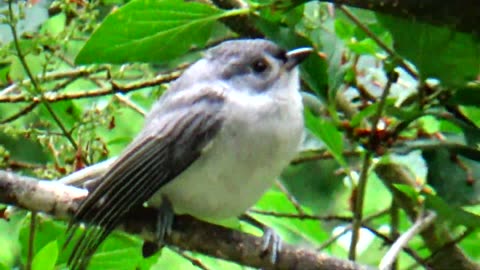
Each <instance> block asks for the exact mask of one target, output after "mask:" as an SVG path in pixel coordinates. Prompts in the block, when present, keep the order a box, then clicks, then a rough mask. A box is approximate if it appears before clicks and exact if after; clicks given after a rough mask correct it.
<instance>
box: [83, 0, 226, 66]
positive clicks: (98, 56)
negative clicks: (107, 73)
mask: <svg viewBox="0 0 480 270" xmlns="http://www.w3.org/2000/svg"><path fill="white" fill-rule="evenodd" d="M233 12H234V11H228V12H224V11H222V10H220V9H217V8H215V7H214V6H211V5H206V4H200V3H196V2H185V1H179V0H133V1H131V2H129V3H128V4H126V5H125V6H123V7H121V8H119V9H118V10H117V11H115V12H114V13H112V14H110V15H109V16H107V18H106V19H105V21H104V22H103V23H102V24H101V25H100V27H99V28H98V29H97V30H96V31H95V32H94V33H93V34H92V36H91V37H90V39H89V40H88V41H87V43H86V44H85V46H84V47H83V48H82V50H81V51H80V52H79V54H78V56H77V58H76V62H77V63H79V64H87V63H102V62H108V63H125V62H163V61H167V60H170V59H173V58H175V57H178V56H180V55H182V54H184V53H185V52H186V51H187V50H188V49H190V48H192V47H193V46H200V47H203V46H204V45H205V43H206V42H207V40H208V38H209V36H210V31H211V29H212V26H213V24H214V23H215V22H216V20H217V19H219V18H222V16H228V15H229V14H230V15H231V14H232V13H233Z"/></svg>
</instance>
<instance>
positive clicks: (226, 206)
mask: <svg viewBox="0 0 480 270" xmlns="http://www.w3.org/2000/svg"><path fill="white" fill-rule="evenodd" d="M292 102H293V104H292ZM296 103H298V104H296ZM226 110H230V111H227V112H225V113H226V117H225V121H224V123H223V126H222V129H221V130H220V131H219V133H218V134H217V136H216V137H215V138H214V139H213V140H212V142H211V143H210V144H209V145H208V146H207V147H206V149H205V151H204V152H203V153H202V155H201V156H200V158H199V159H198V160H196V161H195V162H194V163H193V164H192V165H191V166H190V167H189V168H188V169H187V170H185V171H184V172H182V173H181V174H180V175H179V176H178V177H177V178H176V179H174V180H172V181H171V182H170V183H169V184H167V185H166V186H165V187H163V188H162V189H161V190H160V191H159V192H158V193H157V194H156V195H155V196H154V197H153V198H152V200H151V201H150V203H152V204H154V205H155V204H158V203H159V201H160V198H161V196H165V197H167V198H168V199H169V200H170V201H171V203H172V205H173V207H174V210H175V212H176V213H178V214H189V215H193V216H196V217H198V218H203V219H219V218H228V217H235V216H238V215H240V214H242V213H244V212H245V211H246V210H247V209H248V208H249V207H251V206H252V205H253V204H255V202H256V201H257V200H258V199H259V198H260V197H261V195H262V194H263V193H264V192H265V191H266V190H267V189H268V188H269V187H270V186H271V185H272V182H273V181H274V180H275V178H276V177H277V176H279V175H280V173H281V171H282V169H283V168H284V167H285V166H287V165H288V163H289V161H290V160H291V159H292V158H293V156H294V155H295V153H296V152H297V150H298V147H299V144H300V142H301V139H302V133H303V114H302V106H301V100H300V98H298V99H295V100H293V101H290V103H278V102H277V101H275V100H269V99H268V98H265V100H259V101H257V102H256V103H255V102H250V103H241V102H237V103H236V102H235V101H233V102H232V103H231V104H226Z"/></svg>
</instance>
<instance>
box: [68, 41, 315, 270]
mask: <svg viewBox="0 0 480 270" xmlns="http://www.w3.org/2000/svg"><path fill="white" fill-rule="evenodd" d="M310 52H311V49H309V48H301V49H296V50H293V51H289V52H287V51H285V50H283V49H281V48H280V47H278V46H277V45H275V44H274V43H272V42H270V41H266V40H262V39H247V40H234V41H226V42H223V43H221V44H220V45H218V46H216V47H214V48H211V49H209V50H208V51H207V52H206V55H205V56H204V58H202V59H200V60H199V61H197V62H196V63H195V64H193V65H192V66H190V67H189V68H188V69H187V70H185V72H184V73H183V74H182V76H181V77H180V78H178V79H177V80H176V81H175V82H173V83H172V84H171V86H170V88H169V90H168V91H167V92H166V93H165V94H164V95H163V96H162V97H161V98H160V99H159V100H158V101H157V102H156V104H155V105H154V106H153V108H152V110H151V112H150V113H149V114H148V116H147V117H146V121H145V126H144V128H143V130H142V131H141V132H140V134H139V135H138V136H137V137H136V138H135V139H134V140H133V142H132V143H131V144H130V145H129V146H128V147H127V149H126V150H125V151H124V152H123V153H122V154H121V155H120V157H119V158H118V159H117V160H116V161H115V162H114V163H113V164H112V165H111V166H110V167H109V169H108V170H107V172H106V173H105V174H104V175H103V176H102V177H101V178H100V180H99V181H98V185H97V186H96V187H95V188H93V189H92V190H91V191H90V193H89V195H88V196H87V198H86V199H85V200H84V201H83V202H82V203H81V204H80V206H79V208H78V210H77V211H76V213H75V214H74V217H73V219H72V222H71V224H70V226H69V230H68V232H67V234H68V236H69V237H68V239H69V240H67V244H68V242H70V241H71V239H72V236H73V234H74V233H75V231H76V230H77V228H78V226H79V225H78V224H79V222H85V223H87V225H89V226H87V229H86V230H85V231H83V232H82V235H81V237H80V238H79V240H78V241H77V242H76V244H75V247H74V250H73V252H72V255H71V257H70V259H69V265H70V266H71V267H72V269H84V268H86V266H87V264H88V262H89V260H90V257H91V256H92V255H93V253H94V252H95V251H96V249H97V248H98V246H99V245H100V243H102V241H103V240H104V239H105V238H106V237H107V236H108V235H109V234H110V233H111V232H112V230H114V229H115V227H116V226H118V225H119V223H120V222H121V219H122V218H123V217H125V215H126V214H127V213H128V211H130V210H131V209H132V208H134V207H140V206H142V205H143V204H144V203H145V202H148V205H149V206H152V207H158V208H165V205H167V206H168V208H169V209H170V208H173V209H171V210H173V212H174V213H176V214H189V215H192V216H194V217H197V218H200V219H204V220H212V219H225V218H229V217H236V216H239V215H241V214H242V213H244V212H245V211H246V210H247V209H248V208H249V207H251V206H252V205H253V204H254V203H255V202H256V201H257V200H258V199H259V198H260V197H261V196H262V194H263V193H264V192H265V191H266V190H267V189H268V188H269V187H270V186H271V184H272V182H273V181H274V179H275V178H276V177H277V176H278V175H279V174H280V173H281V171H282V169H283V168H284V167H285V166H287V165H288V163H289V161H290V160H291V159H292V158H293V157H294V155H295V154H296V152H297V150H298V147H299V145H300V143H301V140H302V133H303V128H304V125H303V106H302V98H301V95H300V93H299V74H298V69H297V68H296V66H297V65H298V64H299V63H300V62H301V61H302V60H304V59H305V58H306V57H307V56H308V55H309V54H310ZM167 212H168V211H167ZM171 216H172V218H173V214H172V215H171ZM163 222H164V223H165V224H163V226H164V228H162V229H159V231H160V234H164V233H165V232H168V226H170V225H171V224H169V223H171V220H169V218H165V219H163ZM160 225H162V224H160ZM165 227H167V228H165ZM159 237H160V238H161V237H162V235H160V236H159Z"/></svg>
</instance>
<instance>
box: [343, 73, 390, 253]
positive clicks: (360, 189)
mask: <svg viewBox="0 0 480 270" xmlns="http://www.w3.org/2000/svg"><path fill="white" fill-rule="evenodd" d="M396 79H397V76H396V74H389V75H388V81H387V84H386V85H385V88H384V89H383V92H382V95H381V96H380V100H379V101H378V107H377V111H376V112H375V114H374V115H373V121H372V131H371V133H370V138H369V140H368V145H369V148H370V151H368V152H367V153H365V156H364V157H363V162H362V172H361V174H360V178H359V180H358V185H357V187H356V193H355V195H356V196H355V204H354V206H353V229H352V240H351V242H350V250H349V251H348V258H349V259H350V260H355V257H356V246H357V243H358V239H359V237H360V225H361V224H362V217H363V214H362V212H363V203H364V198H365V187H366V185H367V180H368V170H369V168H370V164H371V161H372V157H373V152H372V151H373V150H374V147H373V146H374V145H375V144H376V139H377V128H378V123H379V122H380V118H381V117H382V114H383V110H384V108H385V104H386V102H387V97H388V94H389V93H390V88H391V86H392V84H393V82H394V81H396Z"/></svg>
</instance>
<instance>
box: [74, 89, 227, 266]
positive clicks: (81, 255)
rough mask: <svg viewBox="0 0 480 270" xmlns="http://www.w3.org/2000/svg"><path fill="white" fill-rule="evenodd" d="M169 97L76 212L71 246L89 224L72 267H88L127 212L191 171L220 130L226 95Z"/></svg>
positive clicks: (206, 93) (204, 93)
mask: <svg viewBox="0 0 480 270" xmlns="http://www.w3.org/2000/svg"><path fill="white" fill-rule="evenodd" d="M166 95H167V97H166V98H163V99H161V100H160V101H159V103H158V104H156V105H155V107H154V109H153V110H152V114H151V115H150V117H149V118H148V119H147V121H146V126H145V127H144V130H143V131H142V134H141V135H140V136H138V137H137V139H136V140H135V141H134V142H133V143H132V144H131V145H130V146H129V147H128V148H127V149H126V151H125V152H124V153H123V154H122V155H121V156H120V158H119V159H118V160H117V161H116V162H115V163H114V164H112V166H111V167H110V169H109V170H108V171H107V173H106V174H105V175H104V176H103V177H102V179H101V180H100V183H99V185H98V187H96V188H95V189H94V190H93V191H92V192H91V194H89V195H88V196H87V198H86V199H85V200H84V201H83V202H82V203H81V205H80V206H79V208H78V210H77V211H76V213H75V214H74V217H73V219H72V221H71V223H70V225H69V229H68V230H67V241H66V245H68V243H69V242H70V241H71V239H72V237H73V235H74V234H75V232H76V231H77V228H78V226H79V225H78V223H79V222H85V223H86V224H87V225H89V226H87V229H86V230H84V231H83V232H82V235H81V236H80V238H79V240H78V241H77V242H76V243H75V246H74V249H73V252H72V254H71V256H70V258H69V265H70V266H71V267H72V269H83V268H85V267H86V265H87V264H88V261H89V259H90V257H91V256H92V255H93V253H94V252H95V250H96V249H97V248H98V246H99V245H100V243H101V242H102V241H103V240H104V239H105V238H106V237H107V236H108V234H109V233H110V232H111V231H112V230H113V229H115V227H116V226H117V225H119V223H120V221H121V219H122V218H123V217H124V216H125V214H126V213H127V212H128V211H129V210H130V209H131V208H133V207H137V206H141V205H142V204H143V203H144V202H145V201H147V200H148V199H149V198H150V197H152V195H153V194H154V193H155V192H157V191H158V190H159V189H160V187H162V186H163V185H165V184H166V183H168V182H169V181H171V180H172V179H173V178H175V177H176V176H177V175H179V174H180V173H181V172H182V171H184V170H185V169H186V168H187V167H189V166H190V164H192V163H193V162H194V161H195V160H196V159H197V158H198V157H199V156H200V155H201V153H202V149H203V148H204V147H205V146H206V145H207V144H208V143H209V142H210V141H211V140H212V138H213V137H214V136H215V135H216V133H217V132H218V130H219V129H220V128H221V125H222V122H223V121H222V120H223V119H222V117H221V113H220V110H221V109H222V107H223V103H224V97H223V94H222V93H221V92H219V91H214V90H212V89H210V90H209V89H199V91H195V96H194V98H192V99H188V100H187V99H182V98H179V99H176V102H169V99H170V98H171V97H170V96H168V93H167V94H166ZM170 101H171V100H170ZM172 103H173V104H174V105H172ZM162 105H164V106H162Z"/></svg>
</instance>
